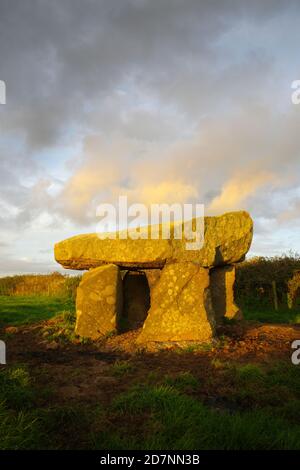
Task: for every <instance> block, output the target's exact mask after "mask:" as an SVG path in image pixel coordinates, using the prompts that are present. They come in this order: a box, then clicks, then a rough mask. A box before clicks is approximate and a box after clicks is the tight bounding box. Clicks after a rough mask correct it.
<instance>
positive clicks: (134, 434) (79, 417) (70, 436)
mask: <svg viewBox="0 0 300 470" xmlns="http://www.w3.org/2000/svg"><path fill="white" fill-rule="evenodd" d="M254 307H255V308H256V310H255V308H254ZM244 311H245V317H246V318H247V319H250V320H255V321H258V320H259V319H265V320H263V321H267V322H276V320H278V319H279V316H280V315H285V317H284V318H283V317H282V318H281V319H280V320H281V321H280V322H281V323H283V322H285V323H289V322H290V321H291V319H292V318H294V317H293V315H296V314H297V313H296V312H295V311H290V310H287V311H286V312H285V313H283V312H281V311H279V312H275V311H274V310H272V309H270V310H269V311H268V310H266V311H264V309H257V306H253V308H252V310H251V309H249V310H247V309H246V310H244ZM259 312H262V313H259ZM51 318H53V321H50V322H48V323H47V324H46V325H44V326H43V327H42V330H41V334H42V335H43V337H44V338H45V339H47V340H48V341H50V342H51V341H56V342H60V343H61V345H62V347H63V344H65V343H68V342H69V341H74V340H76V341H78V338H76V336H75V334H74V322H75V316H74V301H72V300H70V299H69V298H67V297H54V298H51V297H48V296H47V297H43V296H26V297H6V296H0V319H1V320H0V327H1V326H19V325H22V324H29V323H36V322H39V321H41V320H49V319H51ZM266 319H267V320H266ZM225 343H226V338H225V337H223V338H222V337H221V338H220V339H219V342H218V345H219V346H220V348H221V347H223V346H224V344H225ZM8 346H9V342H8ZM210 349H211V345H205V346H202V347H197V345H190V346H188V347H187V348H186V349H184V350H183V351H181V353H182V354H183V353H184V356H183V355H180V354H177V353H176V351H174V356H173V360H174V361H176V364H177V366H176V367H175V369H174V368H173V369H172V370H168V362H167V361H168V359H167V358H166V364H165V366H164V367H161V366H159V367H157V368H155V360H154V361H153V362H151V364H150V362H149V367H148V365H147V364H148V363H147V361H146V362H145V363H144V362H143V360H142V359H143V357H144V354H145V352H141V354H140V355H139V356H137V357H136V358H131V359H130V360H128V359H127V358H125V357H124V356H123V358H122V357H120V358H118V359H117V360H116V361H115V362H114V364H112V365H110V364H111V363H109V366H108V367H107V369H103V370H104V372H103V371H102V369H101V368H100V369H99V371H98V374H99V379H100V381H99V388H100V387H101V383H102V382H101V379H102V374H104V375H105V374H107V375H108V376H110V377H109V378H110V381H111V382H110V381H107V382H105V381H104V382H103V383H104V387H108V388H109V392H108V391H107V390H108V388H104V389H103V390H102V391H100V392H101V393H102V392H103V391H104V393H106V394H108V393H109V400H107V401H106V404H105V407H104V406H103V405H102V404H101V403H102V401H101V393H100V394H99V396H97V397H96V398H95V399H94V401H92V402H90V401H89V400H85V396H83V395H82V396H79V398H76V399H73V400H72V402H70V403H68V402H59V401H58V402H57V396H59V395H58V394H57V390H56V389H55V383H54V384H52V383H51V386H52V385H53V387H54V388H52V389H51V390H50V389H48V388H47V387H48V385H47V383H48V382H49V376H48V375H47V374H48V373H49V367H46V365H47V364H45V365H44V366H43V364H35V365H34V366H31V367H30V368H29V367H28V366H26V364H12V365H11V364H8V366H3V367H1V368H0V423H1V426H0V449H81V448H82V449H105V450H116V449H120V450H131V449H143V450H178V449H182V450H200V449H300V426H299V423H300V374H299V367H297V366H293V365H292V364H291V363H290V362H288V361H285V362H281V363H280V362H279V363H272V364H269V363H262V364H258V363H256V362H255V360H253V362H251V363H250V362H248V363H236V362H232V361H230V360H229V359H227V360H222V359H220V358H214V357H211V359H210V360H209V362H208V364H210V366H211V370H208V371H206V372H205V371H203V370H201V364H199V368H198V365H197V367H196V368H194V369H193V370H190V369H189V368H188V366H185V365H182V367H181V362H182V361H183V362H182V364H184V361H185V360H186V359H187V356H188V355H189V354H190V357H193V358H194V360H195V361H197V354H196V353H197V351H200V352H201V353H205V352H206V351H209V350H210ZM51 357H52V359H53V358H54V356H51ZM86 361H89V358H88V356H87V357H86ZM139 361H140V362H139ZM171 362H172V361H171ZM92 364H93V367H95V370H98V369H97V361H96V360H93V362H92ZM68 366H69V368H70V364H68ZM50 367H51V368H52V367H56V366H55V361H54V362H53V363H51V362H50ZM81 367H82V366H81ZM83 367H84V368H85V367H88V365H87V366H85V365H84V366H83ZM69 368H66V370H69ZM180 369H181V370H180ZM57 370H59V371H60V370H61V369H57ZM75 371H76V374H77V375H74V377H73V379H72V373H73V374H74V373H75ZM105 371H106V372H105ZM59 373H60V372H59ZM66 373H67V372H66V371H65V372H64V374H66ZM68 373H69V374H70V375H69V376H66V377H65V382H66V385H69V384H70V383H71V382H72V380H73V383H76V384H81V382H82V381H83V380H87V379H86V378H85V375H84V374H83V370H82V369H80V367H79V368H78V367H77V363H76V364H75V363H74V368H73V369H71V370H70V371H69V372H68ZM95 373H96V372H95ZM81 374H83V375H81ZM111 376H113V378H112V377H111ZM105 383H106V385H105ZM110 383H112V384H113V385H112V387H111V388H110V385H108V384H110ZM133 384H134V386H133ZM71 385H72V383H71ZM97 387H98V385H97ZM208 398H212V400H211V401H210V400H209V399H208ZM219 403H221V405H222V406H219V405H218V404H219Z"/></svg>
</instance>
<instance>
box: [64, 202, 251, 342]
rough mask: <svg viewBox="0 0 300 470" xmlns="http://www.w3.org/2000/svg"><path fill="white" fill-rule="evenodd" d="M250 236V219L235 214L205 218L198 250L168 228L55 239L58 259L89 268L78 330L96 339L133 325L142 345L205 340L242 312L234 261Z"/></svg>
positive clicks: (66, 264) (81, 294)
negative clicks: (150, 234)
mask: <svg viewBox="0 0 300 470" xmlns="http://www.w3.org/2000/svg"><path fill="white" fill-rule="evenodd" d="M149 227H150V226H149ZM252 235H253V222H252V219H251V217H250V215H249V214H248V213H247V212H244V211H240V212H231V213H227V214H224V215H222V216H218V217H205V218H204V244H203V246H202V247H201V248H199V249H196V250H187V249H186V244H185V240H184V239H182V240H178V239H175V238H174V234H173V233H172V232H171V237H170V238H169V239H166V240H165V239H155V240H153V239H136V240H132V239H131V238H127V239H124V238H121V239H120V238H119V237H118V233H117V236H116V238H115V239H100V238H99V237H98V236H97V234H94V233H93V234H86V235H78V236H75V237H71V238H69V239H66V240H63V241H62V242H59V243H57V244H56V245H55V259H56V261H57V262H59V263H60V264H61V265H62V266H64V267H65V268H69V269H78V270H87V272H85V273H84V274H83V276H82V280H81V282H80V285H79V287H78V289H77V297H76V332H77V334H78V335H80V336H82V337H87V338H90V339H93V340H97V339H99V338H101V337H103V336H105V335H108V334H109V333H111V332H112V331H114V332H118V333H121V332H124V331H128V330H130V329H138V330H139V334H138V337H137V343H140V344H146V343H150V342H156V343H157V342H158V343H165V342H187V341H196V342H208V341H210V340H211V338H212V337H213V336H214V333H215V327H216V324H217V323H218V322H219V321H221V319H222V318H223V317H226V318H241V316H242V312H241V311H240V309H239V308H238V307H237V306H236V304H235V301H234V281H235V265H236V264H237V263H239V262H241V261H242V260H243V259H244V258H245V255H246V253H247V252H248V250H249V248H250V245H251V241H252Z"/></svg>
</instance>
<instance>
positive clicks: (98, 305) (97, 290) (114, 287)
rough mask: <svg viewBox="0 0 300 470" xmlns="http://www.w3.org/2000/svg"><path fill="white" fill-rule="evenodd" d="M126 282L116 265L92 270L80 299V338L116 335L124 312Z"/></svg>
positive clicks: (80, 287) (80, 286)
mask: <svg viewBox="0 0 300 470" xmlns="http://www.w3.org/2000/svg"><path fill="white" fill-rule="evenodd" d="M122 304H123V300H122V280H121V276H120V270H119V268H118V267H117V266H115V265H114V264H107V265H105V266H100V267H99V268H95V269H91V270H90V271H88V272H87V273H85V274H84V275H83V277H82V281H81V283H80V284H79V287H78V289H77V297H76V315H77V319H76V327H75V331H76V333H77V334H78V335H80V336H82V337H86V338H91V339H98V338H100V337H101V336H104V335H106V334H107V333H110V332H111V331H115V330H116V329H117V327H118V321H119V318H120V315H121V311H122Z"/></svg>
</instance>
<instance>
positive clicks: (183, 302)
mask: <svg viewBox="0 0 300 470" xmlns="http://www.w3.org/2000/svg"><path fill="white" fill-rule="evenodd" d="M213 332H214V315H213V311H212V307H211V300H210V292H209V271H208V269H204V268H201V267H200V266H198V265H196V264H194V263H190V262H186V263H173V264H168V265H167V266H165V267H164V269H163V270H162V272H161V276H160V279H159V280H158V281H157V282H156V283H155V285H154V286H153V289H152V291H151V307H150V310H149V312H148V316H147V318H146V320H145V323H144V326H143V329H142V332H141V334H140V336H139V337H138V339H137V342H138V343H140V344H143V343H147V342H152V341H156V342H168V341H178V342H182V341H200V342H208V341H210V340H211V338H212V336H213Z"/></svg>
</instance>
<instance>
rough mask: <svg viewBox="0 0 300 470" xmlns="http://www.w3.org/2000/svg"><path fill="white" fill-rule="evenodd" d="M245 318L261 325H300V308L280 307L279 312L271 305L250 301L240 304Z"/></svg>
mask: <svg viewBox="0 0 300 470" xmlns="http://www.w3.org/2000/svg"><path fill="white" fill-rule="evenodd" d="M239 305H240V306H241V308H242V311H243V315H244V318H245V319H246V320H250V321H258V322H261V323H285V324H287V323H294V324H296V323H300V306H297V307H295V308H293V309H289V308H288V307H287V306H283V305H281V306H279V309H278V310H275V309H274V307H272V306H270V304H269V303H266V302H263V303H259V302H258V301H257V300H255V299H248V301H244V302H243V301H242V302H240V303H239Z"/></svg>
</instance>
